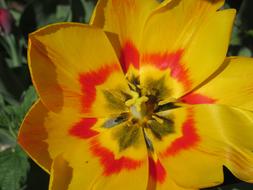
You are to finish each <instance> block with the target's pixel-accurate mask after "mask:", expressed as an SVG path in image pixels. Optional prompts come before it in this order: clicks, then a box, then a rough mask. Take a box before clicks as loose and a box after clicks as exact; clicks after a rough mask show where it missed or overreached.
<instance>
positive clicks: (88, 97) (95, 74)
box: [79, 64, 120, 113]
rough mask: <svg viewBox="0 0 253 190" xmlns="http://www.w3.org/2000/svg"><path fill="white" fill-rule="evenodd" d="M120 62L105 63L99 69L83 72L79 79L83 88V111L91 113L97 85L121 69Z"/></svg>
mask: <svg viewBox="0 0 253 190" xmlns="http://www.w3.org/2000/svg"><path fill="white" fill-rule="evenodd" d="M119 70H120V67H119V65H118V64H111V65H104V66H103V67H101V68H100V69H98V70H95V71H90V72H87V73H82V74H80V76H79V81H80V83H81V88H82V93H83V96H82V100H81V101H82V106H83V112H85V113H89V112H90V109H91V106H92V103H93V102H94V101H95V99H96V86H98V85H101V84H103V83H104V82H105V81H106V79H107V78H108V77H109V76H110V75H111V74H112V73H113V72H116V71H119Z"/></svg>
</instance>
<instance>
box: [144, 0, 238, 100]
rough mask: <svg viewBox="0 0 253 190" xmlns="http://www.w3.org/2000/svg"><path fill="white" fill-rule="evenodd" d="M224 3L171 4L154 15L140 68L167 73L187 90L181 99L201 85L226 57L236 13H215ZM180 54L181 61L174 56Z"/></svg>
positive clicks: (149, 21)
mask: <svg viewBox="0 0 253 190" xmlns="http://www.w3.org/2000/svg"><path fill="white" fill-rule="evenodd" d="M222 2H223V1H203V0H194V1H187V0H181V1H172V2H170V3H168V4H167V6H165V7H164V8H163V9H162V11H158V12H157V13H156V14H154V15H153V16H152V17H151V18H150V19H149V20H148V22H147V25H146V27H145V29H144V32H143V40H142V42H141V47H140V51H141V54H142V57H141V60H142V61H141V66H140V67H142V66H144V65H145V66H146V65H154V66H156V67H157V68H158V69H160V70H164V71H167V73H168V75H170V76H171V78H173V79H174V80H176V82H177V83H181V84H185V85H186V86H188V87H187V88H186V89H184V91H183V92H180V93H181V95H183V94H182V93H185V92H189V90H190V89H192V88H193V87H195V86H197V85H198V84H200V83H201V82H202V81H203V80H205V79H206V78H207V77H208V76H209V75H211V74H212V73H213V72H214V71H215V70H216V69H217V68H218V67H219V66H220V65H221V64H222V62H223V60H224V59H225V56H226V52H227V47H228V44H229V39H230V33H231V28H232V23H233V20H234V15H235V11H234V10H224V11H216V10H217V9H218V8H219V7H220V6H221V4H222ZM154 34H155V35H154ZM178 52H181V53H180V56H179V59H176V58H175V56H171V55H177V54H178ZM176 57H178V56H176ZM173 79H172V80H171V83H172V84H174V86H175V87H176V88H179V89H178V91H180V87H177V85H178V84H177V83H176V82H173ZM174 86H173V88H174ZM175 98H178V97H175Z"/></svg>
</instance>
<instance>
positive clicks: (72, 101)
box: [28, 23, 128, 116]
mask: <svg viewBox="0 0 253 190" xmlns="http://www.w3.org/2000/svg"><path fill="white" fill-rule="evenodd" d="M28 60H29V67H30V70H31V75H32V79H33V83H34V85H35V87H36V89H37V91H38V93H39V95H40V98H41V100H42V102H43V103H44V104H45V105H46V107H47V108H49V109H50V110H53V111H59V110H60V109H61V108H62V107H63V105H64V106H67V107H73V108H74V107H75V108H76V109H77V110H78V111H80V112H82V113H84V114H85V115H86V116H87V115H92V116H97V115H108V114H109V113H118V112H119V109H111V108H110V106H108V102H106V98H105V97H104V93H103V91H102V90H109V91H110V90H116V89H121V90H123V91H127V89H128V86H127V82H126V81H125V79H124V75H123V73H122V71H121V67H120V64H119V62H118V58H117V56H116V54H115V52H114V50H113V48H112V46H111V44H110V42H109V40H108V38H107V37H106V35H105V34H104V32H103V31H102V30H100V29H96V28H93V27H89V26H86V25H83V24H74V23H64V24H55V25H50V26H47V27H45V28H42V29H40V30H38V31H36V32H34V33H32V34H31V35H30V36H29V48H28ZM119 98H121V97H119ZM98 105H99V107H100V109H99V110H98V109H97V106H98ZM123 109H124V108H123ZM121 111H122V110H121Z"/></svg>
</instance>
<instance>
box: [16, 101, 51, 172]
mask: <svg viewBox="0 0 253 190" xmlns="http://www.w3.org/2000/svg"><path fill="white" fill-rule="evenodd" d="M46 113H47V109H46V108H45V107H44V106H43V104H42V103H41V101H38V102H36V103H35V104H34V105H33V106H32V108H31V110H30V111H29V112H28V113H27V115H26V117H25V119H24V121H23V123H22V124H21V127H20V130H19V134H18V142H19V144H20V145H21V146H22V147H23V149H24V150H25V151H26V152H27V153H28V155H29V156H30V157H31V158H32V159H33V160H34V161H35V162H36V163H37V164H38V165H40V166H41V167H42V168H43V169H44V170H45V171H47V172H49V171H50V168H51V164H52V159H51V157H50V155H49V152H48V144H47V143H46V142H45V140H46V139H47V138H48V134H47V131H46V129H45V127H44V125H43V119H44V117H46Z"/></svg>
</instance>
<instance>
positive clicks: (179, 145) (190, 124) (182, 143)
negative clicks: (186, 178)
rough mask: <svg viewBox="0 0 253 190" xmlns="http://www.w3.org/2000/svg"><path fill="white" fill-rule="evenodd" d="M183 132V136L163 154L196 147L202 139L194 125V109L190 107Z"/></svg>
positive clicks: (167, 154)
mask: <svg viewBox="0 0 253 190" xmlns="http://www.w3.org/2000/svg"><path fill="white" fill-rule="evenodd" d="M182 133H183V134H182V136H181V137H179V138H177V139H176V140H174V141H173V142H172V143H171V144H170V146H169V147H168V148H167V149H166V150H165V152H164V153H162V155H161V156H165V157H166V156H173V155H175V154H177V153H179V152H180V151H182V150H187V149H189V148H191V147H194V146H195V145H196V144H197V143H198V142H199V141H200V137H199V135H198V134H197V132H196V129H195V127H194V120H193V110H192V109H188V116H187V120H186V121H185V122H184V123H183V126H182Z"/></svg>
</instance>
